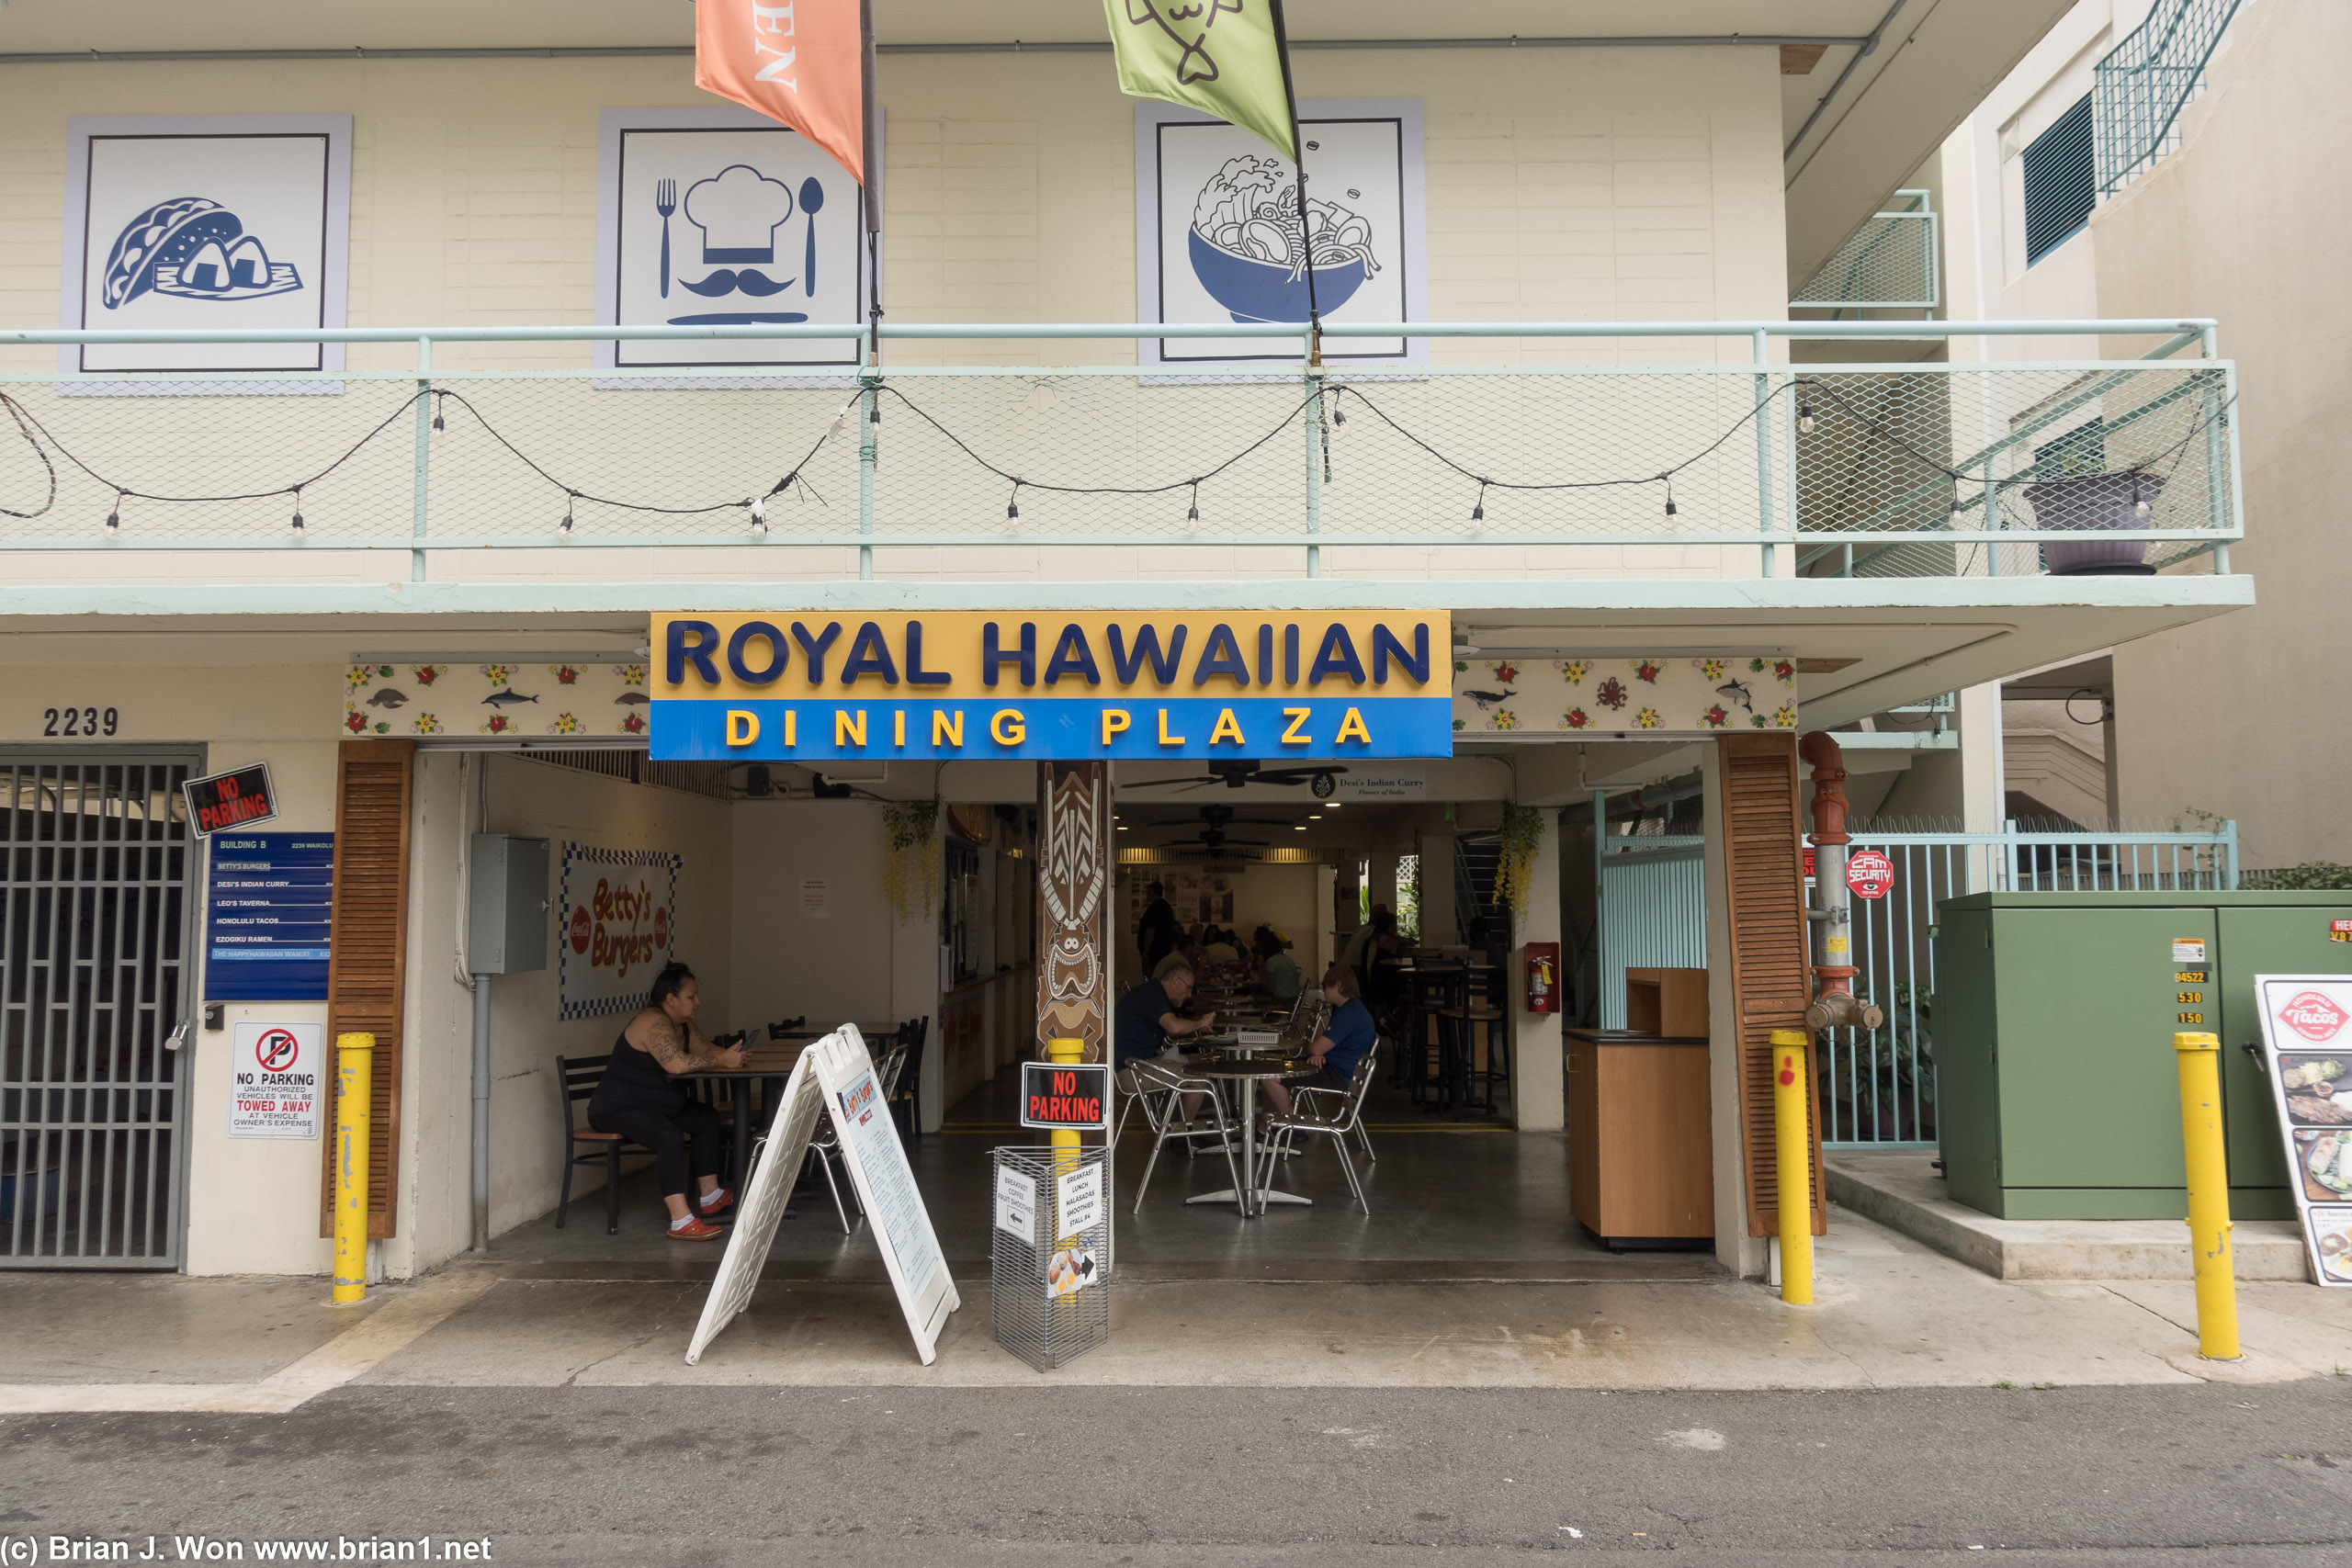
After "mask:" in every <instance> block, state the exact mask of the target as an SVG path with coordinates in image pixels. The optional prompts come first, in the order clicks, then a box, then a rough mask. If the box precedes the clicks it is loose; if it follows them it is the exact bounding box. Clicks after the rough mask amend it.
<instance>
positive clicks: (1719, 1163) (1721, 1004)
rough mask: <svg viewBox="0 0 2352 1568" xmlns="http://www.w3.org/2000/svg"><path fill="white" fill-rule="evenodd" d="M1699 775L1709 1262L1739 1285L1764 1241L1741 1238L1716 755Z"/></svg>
mask: <svg viewBox="0 0 2352 1568" xmlns="http://www.w3.org/2000/svg"><path fill="white" fill-rule="evenodd" d="M1700 776H1701V781H1702V786H1703V788H1704V789H1705V792H1706V794H1705V799H1706V807H1707V809H1706V825H1705V832H1706V839H1707V841H1706V845H1705V850H1704V853H1705V857H1706V885H1707V1017H1708V1039H1707V1101H1708V1107H1707V1108H1708V1119H1709V1121H1710V1122H1711V1123H1712V1124H1713V1129H1714V1138H1713V1154H1714V1187H1715V1258H1716V1261H1718V1262H1720V1263H1721V1264H1722V1265H1723V1266H1724V1268H1726V1269H1731V1270H1732V1271H1733V1272H1735V1273H1736V1274H1738V1275H1740V1276H1742V1277H1743V1278H1746V1279H1759V1278H1761V1277H1762V1276H1763V1273H1764V1266H1765V1247H1764V1238H1763V1237H1761V1236H1752V1235H1748V1234H1747V1168H1746V1166H1745V1164H1744V1161H1745V1159H1746V1157H1747V1155H1746V1149H1747V1145H1746V1144H1745V1142H1744V1140H1743V1139H1742V1136H1741V1131H1740V1125H1739V1005H1738V999H1737V998H1736V997H1734V996H1733V994H1732V985H1731V878H1730V869H1729V868H1730V861H1729V858H1728V857H1727V856H1726V854H1725V853H1724V815H1725V811H1724V771H1723V759H1722V756H1721V754H1720V748H1718V747H1714V746H1708V747H1704V748H1702V761H1701V762H1700Z"/></svg>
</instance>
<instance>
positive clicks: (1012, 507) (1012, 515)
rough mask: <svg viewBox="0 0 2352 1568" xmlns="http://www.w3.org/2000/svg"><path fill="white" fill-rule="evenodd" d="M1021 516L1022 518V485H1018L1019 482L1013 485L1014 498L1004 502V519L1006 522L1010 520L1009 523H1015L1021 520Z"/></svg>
mask: <svg viewBox="0 0 2352 1568" xmlns="http://www.w3.org/2000/svg"><path fill="white" fill-rule="evenodd" d="M1020 518H1021V487H1020V486H1019V485H1017V484H1016V485H1014V486H1013V487H1012V499H1010V500H1008V501H1007V502H1005V503H1004V520H1005V521H1006V522H1008V523H1015V522H1018V521H1020Z"/></svg>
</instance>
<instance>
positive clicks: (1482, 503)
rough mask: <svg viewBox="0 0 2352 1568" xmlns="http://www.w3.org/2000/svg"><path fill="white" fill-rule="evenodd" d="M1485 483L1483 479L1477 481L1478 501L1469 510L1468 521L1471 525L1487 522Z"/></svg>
mask: <svg viewBox="0 0 2352 1568" xmlns="http://www.w3.org/2000/svg"><path fill="white" fill-rule="evenodd" d="M1486 520H1487V480H1485V479H1480V480H1479V481H1478V499H1477V501H1476V502H1474V503H1472V505H1471V508H1470V521H1471V522H1473V523H1484V522H1485V521H1486Z"/></svg>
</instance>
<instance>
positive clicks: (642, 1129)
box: [588, 964, 743, 1241]
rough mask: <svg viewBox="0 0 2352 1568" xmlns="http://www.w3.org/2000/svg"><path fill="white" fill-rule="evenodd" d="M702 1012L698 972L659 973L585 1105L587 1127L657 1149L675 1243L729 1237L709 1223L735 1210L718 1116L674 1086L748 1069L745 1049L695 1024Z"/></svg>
mask: <svg viewBox="0 0 2352 1568" xmlns="http://www.w3.org/2000/svg"><path fill="white" fill-rule="evenodd" d="M701 1008H702V987H700V986H698V985H696V984H695V972H694V971H693V970H691V969H689V968H687V967H686V966H685V965H684V964H670V965H668V966H667V967H666V968H664V969H663V970H662V973H661V974H659V975H657V976H654V977H653V990H652V994H651V995H650V997H649V998H647V1000H646V1005H645V1010H644V1011H642V1012H640V1013H639V1014H638V1015H637V1016H636V1017H635V1018H633V1019H631V1020H629V1023H628V1028H627V1029H624V1030H622V1031H621V1036H620V1038H619V1039H618V1040H616V1041H614V1042H613V1055H612V1058H611V1060H610V1061H608V1062H607V1063H606V1064H605V1076H604V1078H603V1079H602V1080H601V1081H600V1082H599V1083H598V1084H597V1085H596V1092H595V1094H594V1096H592V1097H591V1098H590V1099H589V1101H588V1125H590V1126H591V1127H594V1129H596V1131H598V1132H599V1133H618V1134H620V1135H621V1136H622V1137H624V1138H627V1139H628V1140H629V1141H630V1142H632V1143H637V1144H642V1145H645V1146H646V1147H647V1148H649V1149H650V1150H652V1151H653V1168H654V1172H655V1174H656V1175H657V1176H659V1177H660V1178H661V1181H662V1201H663V1202H664V1203H666V1204H668V1205H669V1208H670V1237H671V1239H672V1240H673V1241H708V1240H710V1239H711V1238H712V1237H713V1236H716V1235H722V1234H724V1233H722V1232H721V1231H720V1230H719V1228H718V1226H717V1225H714V1224H711V1223H710V1221H711V1220H712V1218H714V1217H715V1216H717V1215H718V1214H720V1213H725V1212H726V1211H727V1210H729V1209H731V1208H733V1207H734V1206H735V1194H733V1193H732V1192H729V1191H728V1190H726V1189H725V1188H723V1187H721V1186H719V1185H718V1141H719V1127H718V1111H714V1110H712V1109H711V1108H710V1107H709V1106H707V1105H706V1104H704V1103H703V1102H702V1101H701V1100H695V1099H693V1098H691V1097H690V1096H688V1095H687V1093H686V1090H685V1086H684V1085H683V1084H680V1083H677V1082H675V1081H674V1078H675V1076H676V1075H677V1074H679V1073H691V1072H696V1071H701V1070H707V1069H711V1068H716V1069H718V1070H719V1071H722V1072H726V1071H732V1070H733V1069H735V1068H737V1067H740V1066H742V1065H743V1051H742V1047H741V1046H740V1045H738V1046H730V1047H729V1048H727V1049H725V1050H721V1049H720V1048H719V1047H718V1046H716V1045H714V1044H712V1043H710V1042H709V1041H708V1040H706V1039H705V1038H703V1032H702V1031H701V1030H699V1029H697V1028H695V1013H696V1012H697V1011H699V1010H701ZM689 1139H691V1140H693V1144H694V1153H693V1154H692V1156H688V1154H687V1152H686V1144H687V1141H688V1140H689ZM689 1164H691V1166H692V1168H693V1170H694V1177H695V1184H696V1186H697V1187H698V1188H699V1189H700V1191H699V1193H698V1194H697V1196H696V1197H695V1206H694V1210H693V1211H689V1210H688V1209H687V1207H686V1171H687V1168H688V1166H689Z"/></svg>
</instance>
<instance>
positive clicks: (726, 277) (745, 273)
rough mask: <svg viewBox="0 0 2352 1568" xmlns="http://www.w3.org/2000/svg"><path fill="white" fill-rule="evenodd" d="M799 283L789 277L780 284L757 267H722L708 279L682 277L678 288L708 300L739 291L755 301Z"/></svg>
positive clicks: (779, 292)
mask: <svg viewBox="0 0 2352 1568" xmlns="http://www.w3.org/2000/svg"><path fill="white" fill-rule="evenodd" d="M797 281H799V280H798V279H797V278H790V277H787V278H786V279H785V280H784V281H783V282H781V283H779V282H777V281H776V280H775V278H773V277H770V276H768V275H767V274H766V273H763V272H762V271H761V270H760V269H759V268H757V267H755V266H747V267H744V268H742V269H741V271H737V270H736V269H734V268H731V267H724V266H722V267H720V268H719V269H718V271H717V272H714V273H712V274H711V275H710V276H708V277H704V278H692V279H689V278H684V277H682V278H680V279H678V287H679V288H683V289H684V290H686V291H687V292H688V293H690V294H699V295H701V296H702V297H703V298H704V299H718V297H719V296H720V295H722V294H732V293H734V292H736V291H737V290H738V289H740V290H741V291H742V292H743V293H745V294H749V295H751V296H752V298H754V299H766V298H767V297H768V296H769V295H771V294H781V293H783V292H784V291H785V290H786V289H787V288H791V287H792V286H793V284H795V283H796V282H797Z"/></svg>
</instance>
